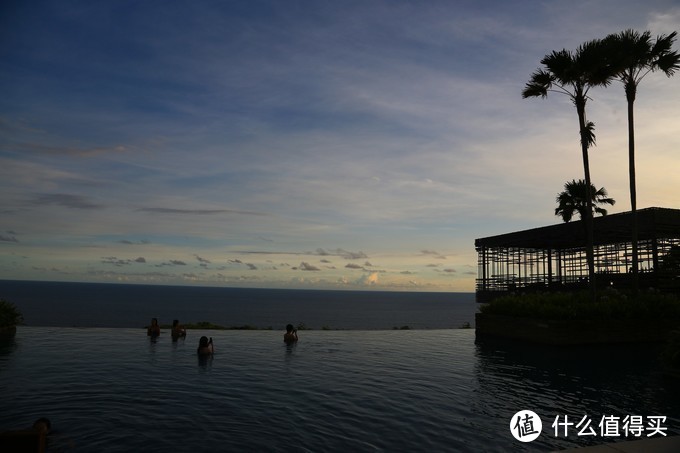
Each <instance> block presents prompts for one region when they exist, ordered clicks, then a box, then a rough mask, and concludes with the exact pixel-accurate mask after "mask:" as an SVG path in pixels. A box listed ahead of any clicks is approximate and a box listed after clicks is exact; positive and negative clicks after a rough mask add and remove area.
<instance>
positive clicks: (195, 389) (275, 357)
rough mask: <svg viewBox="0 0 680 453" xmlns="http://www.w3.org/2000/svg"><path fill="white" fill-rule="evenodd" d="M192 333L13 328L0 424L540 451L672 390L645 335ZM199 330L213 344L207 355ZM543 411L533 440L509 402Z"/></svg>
mask: <svg viewBox="0 0 680 453" xmlns="http://www.w3.org/2000/svg"><path fill="white" fill-rule="evenodd" d="M282 334H283V332H278V331H195V330H191V331H189V333H188V336H187V338H186V339H185V340H179V341H178V342H174V343H173V342H172V341H171V339H170V337H169V335H168V334H167V332H166V333H164V334H163V335H161V337H160V338H159V339H158V340H157V341H156V342H152V341H150V340H149V338H148V337H146V334H145V331H143V330H141V329H124V328H80V329H79V328H48V327H19V329H18V331H17V334H16V336H15V337H13V338H11V339H5V340H4V342H3V343H2V344H1V345H0V395H1V396H2V398H1V400H2V403H1V406H2V407H1V410H0V429H18V428H23V427H26V426H30V425H31V424H32V422H33V421H34V420H35V419H37V418H38V417H42V416H47V417H49V418H50V419H51V421H52V424H53V429H54V430H55V433H54V434H53V435H52V436H51V438H52V439H51V441H50V442H51V449H52V450H54V451H60V450H62V451H125V452H127V451H142V450H149V449H151V450H154V451H168V450H174V451H192V452H201V451H289V450H297V451H310V452H312V451H313V452H318V451H340V450H347V451H406V450H409V451H508V450H510V451H524V450H527V449H529V450H537V451H549V450H554V449H560V448H565V447H572V446H577V445H590V444H597V443H603V442H608V441H613V440H624V439H623V438H618V439H611V438H603V437H595V438H593V437H579V436H576V433H575V432H574V433H572V434H571V435H570V436H568V437H567V438H564V437H555V436H554V435H553V432H552V428H551V427H550V425H551V423H552V421H553V419H554V418H555V416H557V415H564V414H569V416H570V417H571V416H573V417H577V416H578V417H579V418H580V417H581V416H583V415H586V414H587V415H590V416H592V418H593V419H594V421H593V423H594V426H596V425H597V423H598V421H599V418H600V417H601V416H603V415H609V414H614V415H620V416H622V417H623V416H625V415H628V414H630V415H634V414H638V415H643V416H651V415H664V416H667V417H668V419H667V421H666V423H665V427H667V433H668V434H678V433H680V430H679V424H678V423H679V421H680V391H679V390H678V389H677V385H675V384H674V382H673V381H672V380H671V379H670V378H668V377H666V376H665V375H664V374H663V373H662V372H661V369H660V367H659V363H658V359H657V354H656V352H658V351H657V350H656V349H655V348H656V347H652V346H644V347H635V348H632V347H626V348H625V349H622V348H614V349H612V348H562V349H560V348H558V349H555V348H552V349H551V348H538V347H535V346H527V345H521V344H520V345H515V344H504V343H501V344H475V335H474V330H473V329H450V330H405V331H402V330H398V331H397V330H383V331H322V330H314V331H301V332H299V334H300V341H299V343H298V344H296V345H293V346H286V345H285V344H284V343H283V341H282ZM201 335H208V336H212V337H213V339H214V343H215V354H214V356H213V357H212V358H210V359H207V360H201V359H199V358H198V357H197V355H196V346H197V344H198V339H199V337H200V336H201ZM523 409H530V410H533V411H534V412H536V413H538V414H539V415H541V417H542V421H543V434H542V435H541V436H540V437H539V438H538V439H537V440H536V441H534V442H532V443H531V444H524V443H521V442H518V441H517V440H515V439H514V438H513V437H512V435H511V433H510V430H509V423H510V420H511V418H512V415H513V414H514V413H516V412H517V411H519V410H523Z"/></svg>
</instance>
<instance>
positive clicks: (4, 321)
mask: <svg viewBox="0 0 680 453" xmlns="http://www.w3.org/2000/svg"><path fill="white" fill-rule="evenodd" d="M23 322H24V316H23V315H22V314H21V312H20V311H19V309H18V308H17V307H16V305H14V304H13V303H11V302H7V301H6V300H5V299H0V327H11V326H16V325H18V324H21V323H23Z"/></svg>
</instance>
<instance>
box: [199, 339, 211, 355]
mask: <svg viewBox="0 0 680 453" xmlns="http://www.w3.org/2000/svg"><path fill="white" fill-rule="evenodd" d="M196 352H197V353H198V355H207V354H212V353H213V352H215V349H214V348H213V340H212V337H210V340H208V337H206V336H202V337H201V339H200V340H198V349H197V350H196Z"/></svg>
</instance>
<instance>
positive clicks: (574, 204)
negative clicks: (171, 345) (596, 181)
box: [555, 179, 616, 222]
mask: <svg viewBox="0 0 680 453" xmlns="http://www.w3.org/2000/svg"><path fill="white" fill-rule="evenodd" d="M590 194H591V196H592V203H591V205H592V209H593V214H600V215H603V216H605V215H607V210H606V209H604V208H602V207H601V206H599V205H604V204H608V205H614V204H615V203H616V200H614V199H613V198H609V197H608V196H607V190H606V189H605V188H604V187H601V188H600V189H599V190H598V189H596V188H595V186H594V185H592V184H591V187H590ZM587 196H588V194H587V191H586V182H585V181H584V180H582V179H579V180H578V181H576V180H571V181H569V182H567V183H565V184H564V191H563V192H560V193H559V194H557V198H556V201H557V207H556V208H555V215H556V216H560V217H562V220H564V221H565V222H570V221H571V219H572V217H573V216H574V213H578V215H579V217H580V218H581V219H584V218H585V217H584V216H585V212H586V210H587V209H588V204H587V203H586V197H587Z"/></svg>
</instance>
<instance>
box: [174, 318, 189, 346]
mask: <svg viewBox="0 0 680 453" xmlns="http://www.w3.org/2000/svg"><path fill="white" fill-rule="evenodd" d="M171 335H172V341H177V339H178V338H184V337H186V336H187V331H186V329H185V328H184V327H183V326H182V324H180V323H179V320H177V319H175V320H174V321H172V333H171Z"/></svg>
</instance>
